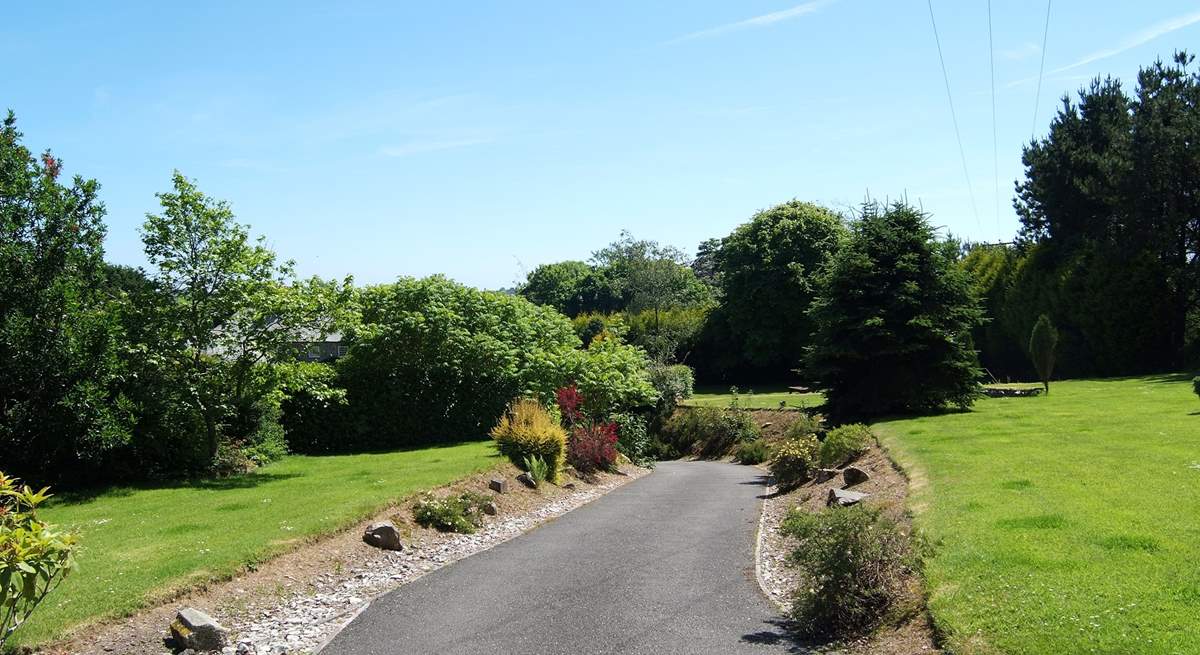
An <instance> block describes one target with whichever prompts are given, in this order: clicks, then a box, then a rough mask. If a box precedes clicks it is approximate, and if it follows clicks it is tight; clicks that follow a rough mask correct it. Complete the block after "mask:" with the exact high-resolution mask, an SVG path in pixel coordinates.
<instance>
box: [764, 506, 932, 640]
mask: <svg viewBox="0 0 1200 655" xmlns="http://www.w3.org/2000/svg"><path fill="white" fill-rule="evenodd" d="M782 530H783V533H784V534H786V535H788V536H790V537H793V538H795V539H796V540H797V541H798V543H797V545H796V548H795V549H794V550H793V551H792V553H791V556H790V559H791V563H792V564H793V565H794V566H797V567H799V568H800V570H801V571H802V572H803V580H802V581H801V583H800V586H799V588H798V589H797V590H796V592H795V597H794V600H793V604H792V618H793V619H794V620H795V622H796V625H797V627H798V628H799V630H800V631H801V632H802V633H804V634H806V635H810V636H847V635H853V634H859V633H862V632H865V631H868V630H870V629H872V628H874V627H876V626H877V625H879V624H880V622H881V621H883V620H886V619H887V618H888V617H889V614H890V613H891V612H892V610H895V609H896V608H897V606H898V604H899V603H900V601H901V600H902V599H903V598H904V595H905V592H906V581H905V579H906V577H907V576H908V575H909V574H910V573H912V572H913V571H915V570H916V569H918V568H919V566H920V559H919V557H918V556H917V554H916V552H915V548H914V545H913V540H912V538H911V537H910V535H908V534H906V532H905V531H904V530H903V529H902V528H901V527H900V526H899V525H897V524H896V522H895V521H893V520H891V519H889V518H888V517H886V516H884V515H883V514H882V513H881V512H880V511H879V510H878V509H873V508H869V507H864V506H862V505H855V506H853V507H839V508H833V509H827V510H824V511H822V512H819V513H816V514H811V513H808V512H805V511H803V510H800V509H794V510H792V511H791V513H789V514H788V517H787V518H786V519H785V520H784V522H783V527H782Z"/></svg>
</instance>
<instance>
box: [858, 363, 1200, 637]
mask: <svg viewBox="0 0 1200 655" xmlns="http://www.w3.org/2000/svg"><path fill="white" fill-rule="evenodd" d="M1186 380H1187V378H1186V377H1185V376H1157V377H1144V378H1129V379H1116V380H1095V381H1075V382H1059V383H1056V384H1054V385H1052V387H1051V392H1050V395H1048V396H1041V397H1035V398H1004V399H986V400H981V401H980V402H979V403H978V404H977V405H976V407H975V409H974V411H971V412H966V413H959V414H947V415H943V416H933V417H924V418H917V419H909V420H899V421H890V422H885V423H882V424H880V425H878V426H877V427H878V428H879V431H880V433H881V434H882V435H883V439H884V442H885V444H886V445H887V446H888V447H889V449H890V450H892V452H893V454H894V455H895V456H896V457H897V458H898V459H899V460H900V461H901V463H902V464H904V465H905V466H906V467H907V468H908V469H909V471H910V473H911V474H912V478H913V479H912V487H913V488H912V493H913V495H912V497H911V498H912V504H913V509H914V511H915V512H916V521H917V524H918V526H919V527H921V528H923V529H924V530H925V531H926V532H927V533H928V535H929V536H930V537H931V539H932V540H933V542H934V544H935V547H936V550H935V554H934V555H933V557H932V559H931V560H930V561H929V566H928V571H927V576H928V585H929V589H930V594H931V596H930V610H931V612H932V614H933V616H934V619H935V622H936V624H937V626H938V628H939V629H940V630H941V631H943V632H944V634H945V635H946V637H947V639H948V645H949V646H950V647H951V648H952V650H953V651H954V652H956V653H996V652H1000V653H1028V654H1031V655H1032V654H1035V653H1039V654H1040V653H1162V654H1168V653H1185V652H1195V648H1196V644H1198V643H1200V568H1197V566H1196V563H1195V562H1196V557H1197V553H1198V552H1200V551H1198V549H1197V543H1200V513H1198V512H1197V511H1196V508H1197V507H1200V402H1198V401H1197V399H1196V396H1195V395H1194V394H1193V393H1192V391H1191V385H1190V383H1188V382H1187V381H1186Z"/></svg>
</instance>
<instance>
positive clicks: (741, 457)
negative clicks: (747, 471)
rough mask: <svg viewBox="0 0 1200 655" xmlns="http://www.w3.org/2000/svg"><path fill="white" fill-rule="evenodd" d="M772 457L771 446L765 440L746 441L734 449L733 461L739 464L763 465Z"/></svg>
mask: <svg viewBox="0 0 1200 655" xmlns="http://www.w3.org/2000/svg"><path fill="white" fill-rule="evenodd" d="M770 456H771V446H770V445H769V444H768V443H767V442H766V440H765V439H755V440H754V441H746V442H743V443H740V444H738V445H737V446H735V447H734V449H733V460H734V461H735V462H737V463H738V464H761V463H763V462H765V461H767V459H768V458H770Z"/></svg>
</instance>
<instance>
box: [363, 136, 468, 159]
mask: <svg viewBox="0 0 1200 655" xmlns="http://www.w3.org/2000/svg"><path fill="white" fill-rule="evenodd" d="M491 142H492V139H444V140H438V141H412V142H409V143H405V144H402V145H398V146H385V147H383V148H380V149H379V153H380V154H382V155H383V156H385V157H408V156H410V155H420V154H423V153H427V152H438V151H440V150H455V149H458V148H468V147H470V146H478V145H482V144H485V143H491Z"/></svg>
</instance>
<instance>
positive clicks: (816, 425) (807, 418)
mask: <svg viewBox="0 0 1200 655" xmlns="http://www.w3.org/2000/svg"><path fill="white" fill-rule="evenodd" d="M797 414H798V415H799V416H798V417H797V418H796V420H795V421H792V422H791V424H789V425H788V426H787V429H786V430H784V435H785V436H788V437H798V436H803V435H806V434H815V435H817V438H818V439H820V438H821V437H822V436H823V435H824V434H825V432H826V427H825V417H824V416H822V415H820V414H810V413H808V412H797Z"/></svg>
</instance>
